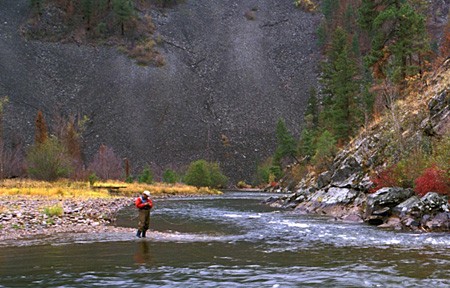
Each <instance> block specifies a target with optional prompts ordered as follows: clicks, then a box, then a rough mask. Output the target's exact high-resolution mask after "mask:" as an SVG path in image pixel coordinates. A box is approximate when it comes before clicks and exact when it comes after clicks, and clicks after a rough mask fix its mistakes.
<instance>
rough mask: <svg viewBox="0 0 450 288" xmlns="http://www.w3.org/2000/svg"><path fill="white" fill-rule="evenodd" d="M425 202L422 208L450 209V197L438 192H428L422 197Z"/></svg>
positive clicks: (431, 209) (430, 209) (429, 209)
mask: <svg viewBox="0 0 450 288" xmlns="http://www.w3.org/2000/svg"><path fill="white" fill-rule="evenodd" d="M420 200H421V201H422V203H423V206H422V210H424V211H433V210H440V211H446V212H447V211H449V205H448V199H447V197H445V196H441V195H439V194H438V193H436V192H428V193H427V194H426V195H425V196H423V197H422V198H421V199H420Z"/></svg>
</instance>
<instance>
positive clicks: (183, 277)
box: [0, 192, 450, 287]
mask: <svg viewBox="0 0 450 288" xmlns="http://www.w3.org/2000/svg"><path fill="white" fill-rule="evenodd" d="M268 196H270V195H268V194H263V193H242V192H227V193H224V194H223V195H221V196H208V197H193V198H171V199H164V200H162V199H161V200H156V201H155V207H154V209H153V211H152V220H151V229H152V232H150V233H149V235H148V236H149V237H148V238H146V239H138V238H135V236H134V234H133V233H113V234H110V235H108V234H102V233H99V234H95V235H87V234H79V235H71V234H70V235H54V236H53V237H50V238H46V239H37V240H36V242H31V244H30V242H27V244H26V245H25V244H24V245H21V244H20V243H17V245H16V246H14V247H11V246H6V247H5V246H4V247H0V251H1V253H0V287H99V286H107V287H450V275H449V271H450V235H449V234H444V233H433V234H416V233H406V232H395V231H386V230H381V229H377V228H375V227H370V226H366V225H364V224H355V223H341V222H336V221H334V220H333V219H330V218H327V217H318V216H304V215H298V214H295V213H293V212H292V211H284V210H278V209H274V208H270V207H268V206H266V205H264V204H261V201H262V200H263V199H265V198H267V197H268ZM135 216H136V211H135V210H134V209H133V208H132V207H129V208H127V209H124V210H122V211H120V213H119V220H118V221H117V225H120V226H125V227H134V226H135V225H136V223H135V222H136V219H135Z"/></svg>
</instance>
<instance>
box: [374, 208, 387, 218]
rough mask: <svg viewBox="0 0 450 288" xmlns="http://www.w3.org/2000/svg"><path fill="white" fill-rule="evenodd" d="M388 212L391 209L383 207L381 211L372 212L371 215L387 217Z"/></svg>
mask: <svg viewBox="0 0 450 288" xmlns="http://www.w3.org/2000/svg"><path fill="white" fill-rule="evenodd" d="M389 211H391V208H389V207H383V208H381V209H378V210H375V211H373V212H372V215H376V216H388V215H389Z"/></svg>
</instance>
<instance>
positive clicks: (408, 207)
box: [392, 195, 422, 215]
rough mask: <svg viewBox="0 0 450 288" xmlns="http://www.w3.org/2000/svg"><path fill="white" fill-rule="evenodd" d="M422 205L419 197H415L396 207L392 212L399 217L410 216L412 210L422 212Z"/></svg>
mask: <svg viewBox="0 0 450 288" xmlns="http://www.w3.org/2000/svg"><path fill="white" fill-rule="evenodd" d="M421 203H422V201H421V200H420V199H419V197H417V196H415V195H414V196H412V197H410V198H408V199H406V200H405V201H403V202H402V203H400V204H398V205H397V206H395V207H394V208H393V209H392V211H393V212H395V213H397V214H399V215H405V214H409V213H411V211H412V210H420V206H421Z"/></svg>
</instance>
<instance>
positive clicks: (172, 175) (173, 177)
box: [163, 169, 178, 184]
mask: <svg viewBox="0 0 450 288" xmlns="http://www.w3.org/2000/svg"><path fill="white" fill-rule="evenodd" d="M177 180H178V176H177V173H176V172H175V171H173V170H172V169H166V171H164V173H163V182H165V183H171V184H174V183H176V182H177Z"/></svg>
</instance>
